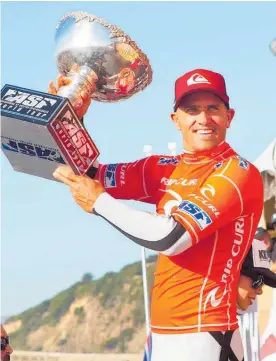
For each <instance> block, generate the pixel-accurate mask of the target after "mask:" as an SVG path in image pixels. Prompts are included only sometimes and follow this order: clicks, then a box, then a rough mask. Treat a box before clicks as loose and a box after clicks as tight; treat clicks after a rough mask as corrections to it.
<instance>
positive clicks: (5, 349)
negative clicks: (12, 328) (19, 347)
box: [1, 325, 13, 361]
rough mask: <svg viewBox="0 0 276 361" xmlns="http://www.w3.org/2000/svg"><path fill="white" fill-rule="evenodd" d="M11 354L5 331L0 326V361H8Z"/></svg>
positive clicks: (11, 350)
mask: <svg viewBox="0 0 276 361" xmlns="http://www.w3.org/2000/svg"><path fill="white" fill-rule="evenodd" d="M12 353H13V349H12V347H11V346H10V340H9V336H8V335H7V332H6V330H5V329H4V327H3V326H2V325H1V361H9V360H10V355H11V354H12Z"/></svg>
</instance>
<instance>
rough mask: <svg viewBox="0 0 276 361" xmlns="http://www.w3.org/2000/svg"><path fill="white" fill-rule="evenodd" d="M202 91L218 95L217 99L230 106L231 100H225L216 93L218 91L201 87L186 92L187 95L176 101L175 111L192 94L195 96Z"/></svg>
mask: <svg viewBox="0 0 276 361" xmlns="http://www.w3.org/2000/svg"><path fill="white" fill-rule="evenodd" d="M200 91H202V92H209V93H212V94H214V95H216V96H217V97H219V98H220V99H221V100H222V101H223V102H224V103H225V104H227V105H229V99H226V98H223V97H222V96H221V94H220V93H218V92H217V91H216V89H210V88H203V87H199V88H193V89H191V90H189V91H188V92H186V93H185V94H183V95H182V96H181V97H180V98H179V99H178V100H177V101H176V103H175V105H174V111H176V109H177V108H178V107H179V105H180V103H181V102H182V100H183V99H184V98H185V97H186V96H188V95H191V94H194V93H198V92H200Z"/></svg>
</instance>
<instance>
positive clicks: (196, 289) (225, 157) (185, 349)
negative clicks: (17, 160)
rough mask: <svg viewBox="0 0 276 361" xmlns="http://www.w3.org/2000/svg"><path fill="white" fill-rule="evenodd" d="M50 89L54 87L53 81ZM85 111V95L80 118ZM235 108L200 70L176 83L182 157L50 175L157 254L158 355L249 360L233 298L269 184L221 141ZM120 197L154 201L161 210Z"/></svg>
mask: <svg viewBox="0 0 276 361" xmlns="http://www.w3.org/2000/svg"><path fill="white" fill-rule="evenodd" d="M63 82H66V80H62V81H60V80H59V83H63ZM50 91H51V92H53V93H54V92H56V89H55V87H54V85H53V83H51V85H50ZM87 108H88V100H87V96H86V95H85V94H83V99H82V101H81V102H80V105H79V107H77V112H78V114H79V116H80V117H81V116H83V115H84V113H85V111H86V110H87ZM83 109H84V111H83ZM234 113H235V112H234V110H233V109H231V108H230V105H229V97H228V95H227V91H226V86H225V81H224V78H223V76H222V75H220V74H218V73H215V72H212V71H209V70H204V69H196V70H193V71H191V72H188V73H186V74H184V75H183V76H181V77H180V78H179V79H177V81H176V83H175V105H174V111H173V112H172V114H171V119H172V121H173V123H174V124H175V126H176V128H177V129H178V130H179V131H180V132H181V134H182V139H183V147H184V151H183V154H181V155H179V156H177V157H171V156H151V157H148V158H145V159H142V160H139V161H137V162H134V163H127V164H110V165H99V169H98V172H97V174H96V180H91V179H89V178H88V177H85V176H76V175H74V174H73V172H72V171H71V170H70V169H69V168H68V167H66V166H63V167H60V168H58V169H57V170H56V171H55V173H54V176H55V177H56V178H57V179H58V180H60V181H62V182H64V183H65V184H67V185H69V187H70V190H71V192H72V194H73V197H74V199H75V201H76V202H77V203H78V204H79V205H80V206H81V207H82V208H83V209H84V210H85V211H87V212H90V213H94V214H96V215H98V216H101V217H102V218H103V219H105V220H106V221H107V222H109V223H110V224H111V225H112V226H114V227H115V228H116V229H117V230H119V231H120V232H122V233H123V234H124V235H125V236H126V237H128V238H130V239H131V240H133V241H134V242H136V243H137V244H139V245H141V246H143V247H147V248H149V249H152V250H156V251H158V252H159V258H158V262H157V268H156V273H155V280H154V285H153V289H152V298H151V332H152V345H153V347H152V361H170V360H173V361H180V360H181V361H182V360H186V359H187V360H190V361H202V360H205V361H218V360H219V359H220V357H221V356H220V355H221V349H223V354H224V356H223V357H225V360H226V359H229V360H235V361H237V360H242V358H243V356H242V346H241V340H240V338H239V339H237V338H236V339H235V342H232V343H231V338H232V334H233V331H234V330H235V329H237V328H238V322H237V318H236V305H235V303H236V301H235V300H236V298H237V286H238V279H239V271H240V268H241V265H242V261H243V259H244V257H245V255H246V253H247V252H248V250H249V248H250V245H251V242H252V238H253V235H254V232H255V230H256V228H257V224H258V221H259V218H260V215H261V212H262V207H263V185H262V179H261V176H260V174H259V172H258V170H257V169H256V168H255V167H254V166H253V165H252V164H250V163H249V162H248V161H246V160H245V159H243V158H241V157H240V156H238V154H237V153H236V152H235V151H234V150H233V149H232V148H231V147H230V146H229V144H227V143H226V142H225V138H226V131H227V128H229V127H230V125H231V121H232V119H233V117H234ZM116 198H117V199H134V200H138V201H143V202H148V203H153V204H156V210H157V215H156V214H149V213H146V212H142V211H138V210H135V209H133V208H130V207H128V206H126V205H125V204H122V203H121V202H119V201H117V199H116ZM222 333H223V334H222ZM215 334H218V335H220V336H219V339H216V337H215ZM230 343H231V345H232V348H231V347H230ZM199 345H200V347H199Z"/></svg>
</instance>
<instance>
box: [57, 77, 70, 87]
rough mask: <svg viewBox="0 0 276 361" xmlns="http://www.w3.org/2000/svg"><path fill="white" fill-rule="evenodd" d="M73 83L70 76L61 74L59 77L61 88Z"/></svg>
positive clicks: (58, 82) (58, 81) (58, 85)
mask: <svg viewBox="0 0 276 361" xmlns="http://www.w3.org/2000/svg"><path fill="white" fill-rule="evenodd" d="M69 84H71V79H70V78H66V77H65V76H63V75H59V76H58V77H57V88H58V89H59V88H61V87H62V86H66V85H69Z"/></svg>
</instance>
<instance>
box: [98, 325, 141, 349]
mask: <svg viewBox="0 0 276 361" xmlns="http://www.w3.org/2000/svg"><path fill="white" fill-rule="evenodd" d="M133 334H134V329H133V328H126V329H124V330H123V331H122V332H121V333H120V335H119V336H118V337H113V338H109V339H108V340H106V341H105V342H104V343H103V344H102V348H103V349H105V350H108V351H114V350H115V349H116V348H117V349H118V351H119V352H125V351H126V343H127V342H128V341H130V340H131V339H132V336H133Z"/></svg>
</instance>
